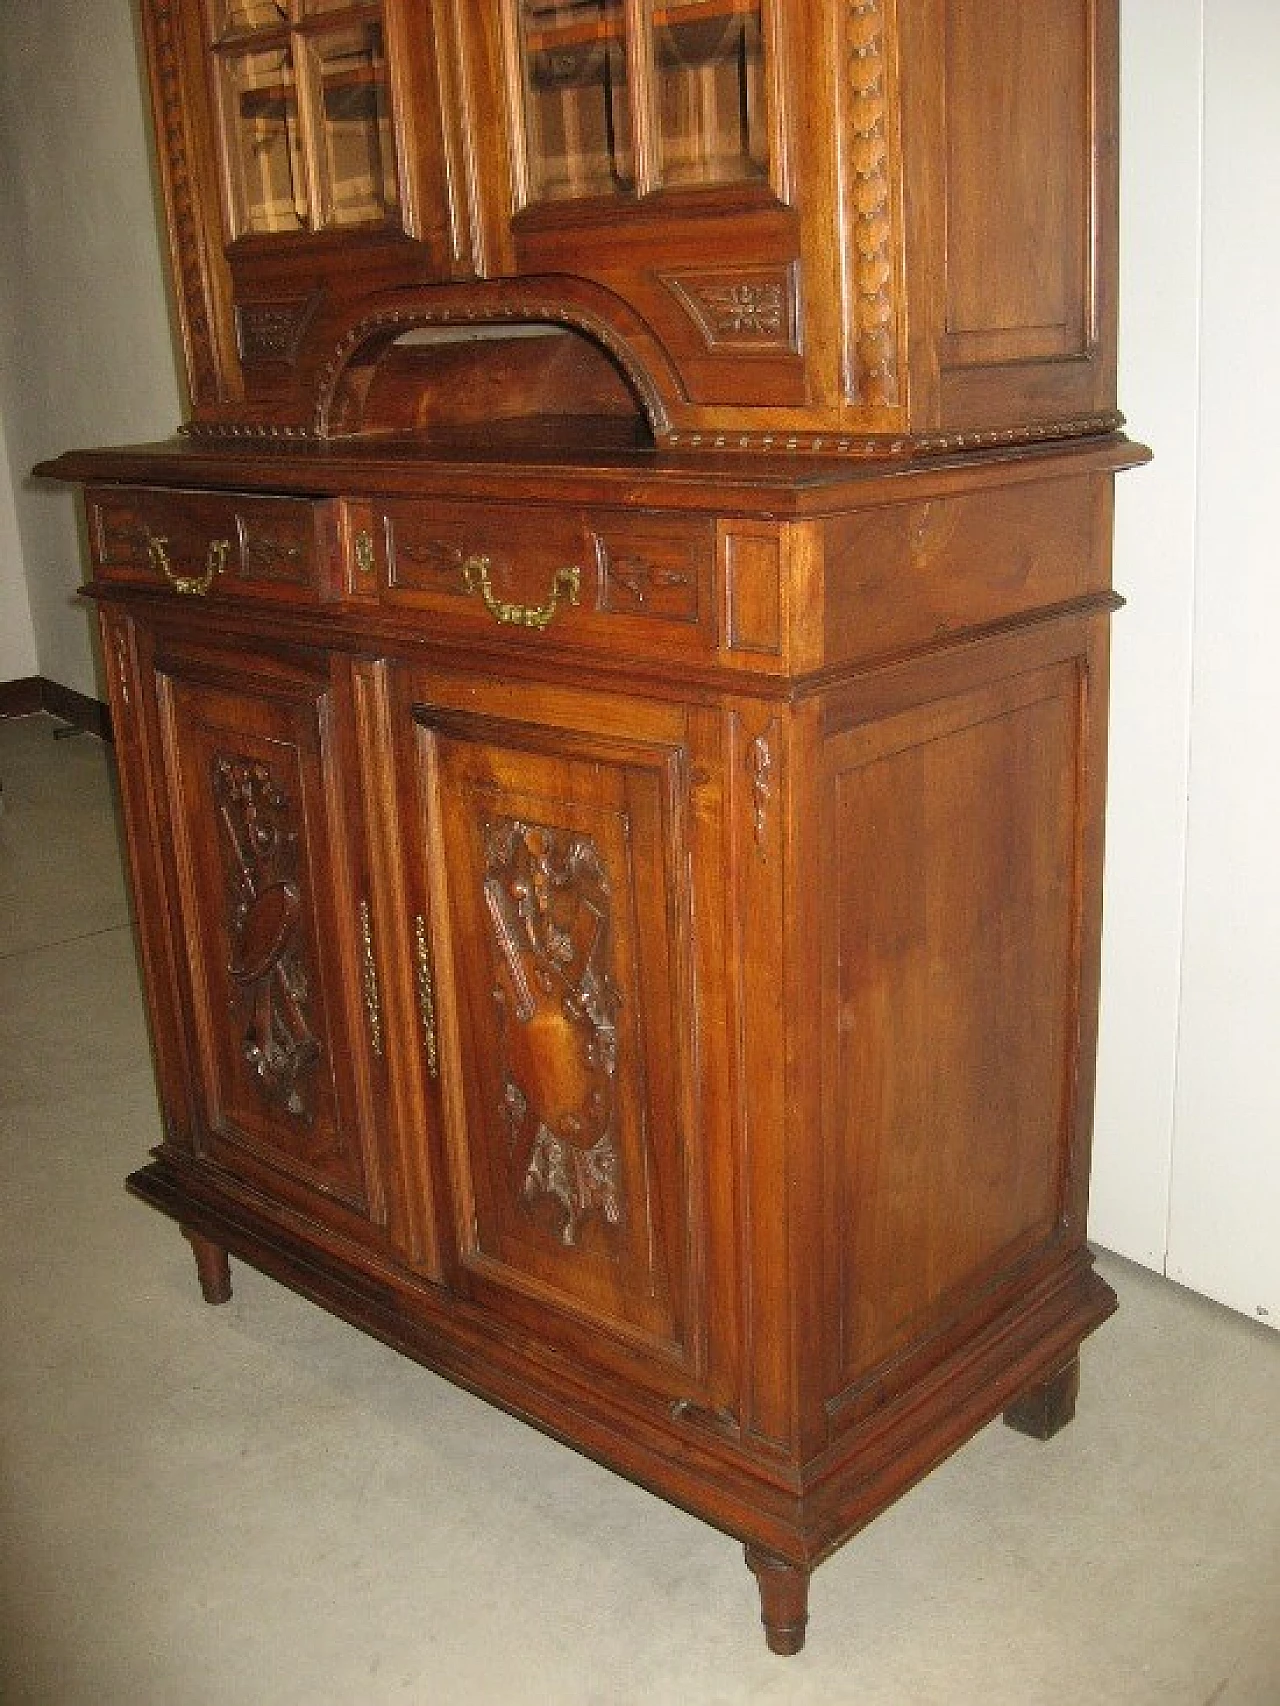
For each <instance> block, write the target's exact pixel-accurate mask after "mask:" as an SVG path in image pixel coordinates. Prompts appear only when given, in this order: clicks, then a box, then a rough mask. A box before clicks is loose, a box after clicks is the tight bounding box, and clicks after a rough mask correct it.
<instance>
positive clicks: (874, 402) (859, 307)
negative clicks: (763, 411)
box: [846, 0, 899, 407]
mask: <svg viewBox="0 0 1280 1706" xmlns="http://www.w3.org/2000/svg"><path fill="white" fill-rule="evenodd" d="M888 11H889V0H849V9H848V13H847V17H846V41H847V43H848V59H847V63H848V77H849V103H848V104H849V135H848V155H849V165H850V183H849V188H848V192H847V196H848V204H847V211H846V216H847V218H848V221H849V229H850V232H851V234H852V239H853V303H852V308H853V320H854V332H853V349H852V351H851V355H852V358H853V359H852V363H851V365H852V368H853V371H852V372H851V373H850V376H849V377H850V380H851V381H852V384H853V386H854V388H855V392H856V396H857V400H858V401H859V402H860V403H865V404H868V405H871V406H874V407H893V406H895V405H896V404H897V403H898V402H899V384H898V311H897V301H896V280H895V265H894V255H895V247H896V245H895V232H894V203H893V191H892V183H891V175H890V159H889V149H890V139H891V135H892V130H893V126H892V122H891V113H890V106H889V102H890V96H891V89H890V52H889V45H888V42H887V39H886V33H887V30H888V28H889V21H888V16H887V14H888Z"/></svg>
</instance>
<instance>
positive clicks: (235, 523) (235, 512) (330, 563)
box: [88, 487, 341, 603]
mask: <svg viewBox="0 0 1280 1706" xmlns="http://www.w3.org/2000/svg"><path fill="white" fill-rule="evenodd" d="M337 508H338V506H337V505H336V504H333V503H310V502H308V501H307V500H306V499H305V498H270V497H265V498H264V497H250V496H246V495H243V494H238V493H223V492H174V491H161V490H151V489H148V488H138V487H118V488H110V489H100V490H97V491H91V492H90V493H89V494H88V515H89V536H90V541H91V547H92V551H93V562H94V570H95V573H96V574H97V575H99V576H100V577H101V578H102V579H103V580H108V581H127V582H130V583H133V584H135V585H139V586H152V587H160V588H163V587H169V588H170V589H171V590H172V591H174V592H175V593H181V594H185V595H188V596H192V597H218V596H226V595H233V596H235V597H237V598H242V597H248V598H263V599H272V600H275V601H278V602H285V603H299V602H311V601H313V600H316V599H321V598H330V597H336V596H338V594H339V591H340V587H339V575H340V570H341V563H340V554H339V550H338V546H337V531H338V530H337V523H336V512H337Z"/></svg>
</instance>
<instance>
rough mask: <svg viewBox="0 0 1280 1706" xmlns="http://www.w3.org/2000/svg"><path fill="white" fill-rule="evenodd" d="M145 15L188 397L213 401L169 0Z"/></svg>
mask: <svg viewBox="0 0 1280 1706" xmlns="http://www.w3.org/2000/svg"><path fill="white" fill-rule="evenodd" d="M146 17H147V20H148V23H149V25H150V28H149V32H148V33H149V35H150V38H151V45H152V54H153V57H154V65H155V90H156V117H157V119H158V122H159V130H160V144H161V149H162V153H163V158H164V161H165V164H166V167H167V170H166V173H165V178H166V187H167V190H168V198H169V213H170V224H171V229H172V232H173V241H174V249H175V255H176V260H177V273H178V283H179V287H180V288H179V297H180V300H181V304H182V318H183V321H184V324H185V328H186V339H185V343H186V354H187V377H188V381H189V383H190V386H191V398H192V401H193V402H194V403H197V404H200V403H212V402H216V401H217V400H218V398H219V396H220V395H221V391H222V385H221V379H220V376H219V372H218V361H217V356H216V353H215V347H214V336H213V327H212V324H211V320H210V308H209V300H208V296H207V294H206V283H205V274H204V268H203V267H202V265H201V251H202V247H203V245H202V242H201V230H200V216H199V213H198V210H197V207H196V200H195V194H194V181H193V174H192V165H191V159H190V153H189V149H188V146H187V121H186V109H185V101H184V95H183V88H182V70H181V50H180V43H179V40H178V34H177V25H176V23H175V20H174V8H173V6H172V4H171V0H146Z"/></svg>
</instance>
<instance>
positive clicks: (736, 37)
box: [653, 0, 769, 185]
mask: <svg viewBox="0 0 1280 1706" xmlns="http://www.w3.org/2000/svg"><path fill="white" fill-rule="evenodd" d="M761 10H762V5H761V0H667V3H666V4H663V5H658V6H655V8H654V11H653V48H654V79H655V84H656V87H655V104H656V106H657V111H658V135H659V145H660V161H661V175H662V182H663V183H664V184H667V185H676V184H709V183H732V182H735V181H744V180H750V179H752V178H764V177H767V176H768V172H769V148H768V141H767V138H766V120H765V96H764V49H763V41H762V30H761V25H762V19H761Z"/></svg>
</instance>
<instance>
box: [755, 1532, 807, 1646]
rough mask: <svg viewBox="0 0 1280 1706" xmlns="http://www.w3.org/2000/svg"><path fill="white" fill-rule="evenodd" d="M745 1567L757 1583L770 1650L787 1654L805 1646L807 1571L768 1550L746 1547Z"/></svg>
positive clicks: (765, 1636) (762, 1619)
mask: <svg viewBox="0 0 1280 1706" xmlns="http://www.w3.org/2000/svg"><path fill="white" fill-rule="evenodd" d="M746 1558H747V1568H748V1569H749V1570H750V1571H751V1573H752V1575H754V1577H755V1578H756V1581H757V1582H758V1583H759V1584H760V1621H761V1623H763V1624H764V1638H765V1640H766V1641H767V1642H768V1643H769V1651H770V1652H771V1653H779V1654H781V1655H782V1657H783V1658H790V1656H791V1655H792V1653H798V1652H799V1651H800V1649H801V1647H803V1646H804V1626H805V1624H806V1623H807V1622H808V1621H809V1572H808V1570H805V1569H802V1568H801V1567H800V1566H799V1565H798V1564H788V1563H787V1561H786V1559H785V1558H775V1557H774V1555H773V1554H772V1553H771V1552H761V1551H758V1550H757V1549H756V1547H754V1546H748V1547H747V1548H746Z"/></svg>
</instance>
